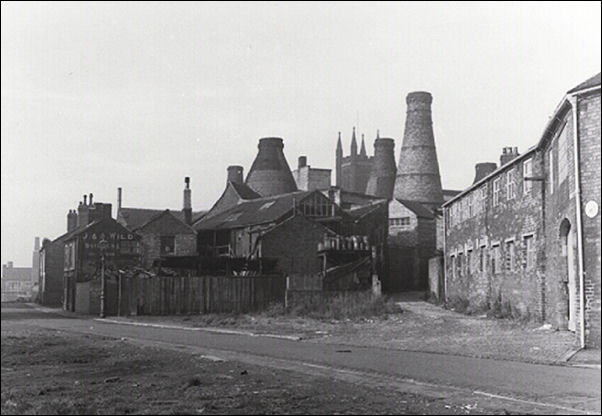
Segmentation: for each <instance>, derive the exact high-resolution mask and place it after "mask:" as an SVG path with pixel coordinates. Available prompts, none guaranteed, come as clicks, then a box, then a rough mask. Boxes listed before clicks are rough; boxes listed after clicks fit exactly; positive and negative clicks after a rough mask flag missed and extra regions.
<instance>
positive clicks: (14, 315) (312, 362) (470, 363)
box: [2, 309, 601, 414]
mask: <svg viewBox="0 0 602 416" xmlns="http://www.w3.org/2000/svg"><path fill="white" fill-rule="evenodd" d="M10 320H19V321H20V323H21V324H23V323H25V324H26V325H34V326H39V327H43V328H49V329H54V330H62V331H71V332H78V333H93V334H98V335H104V336H109V337H116V338H124V337H125V338H127V339H128V340H130V341H131V342H133V343H139V344H146V345H149V344H151V345H159V346H164V347H166V348H178V349H186V348H189V349H194V350H200V351H202V352H204V353H206V354H210V355H213V356H217V357H220V358H224V359H228V360H236V361H243V362H249V363H253V364H260V365H264V366H272V367H277V368H287V369H291V370H294V371H303V372H311V373H313V374H323V375H326V376H329V377H336V378H341V379H345V380H347V381H356V382H358V383H373V384H380V385H385V386H388V387H391V388H402V389H413V390H414V391H419V392H421V393H423V394H430V395H434V396H437V395H440V396H442V397H447V398H450V397H452V398H453V397H454V396H455V397H456V398H457V399H462V400H468V399H471V398H475V397H478V398H480V399H481V400H484V399H486V400H488V403H489V402H494V401H498V402H499V403H500V406H504V408H516V409H517V410H519V411H527V410H531V411H535V412H544V411H545V412H550V413H595V414H599V413H600V409H601V407H600V395H601V394H600V389H601V381H600V370H599V369H590V368H577V367H570V366H550V365H538V364H527V363H521V362H512V361H498V360H491V359H479V358H470V357H461V356H454V355H443V354H432V353H420V352H409V351H398V350H388V349H381V348H365V347H364V348H362V347H349V346H345V345H332V344H320V343H315V342H302V341H292V340H287V339H276V338H270V337H259V336H248V335H239V334H220V333H214V332H207V331H203V330H191V329H184V328H181V329H173V328H159V327H149V326H133V325H128V324H117V323H108V322H103V321H102V320H95V319H93V318H81V317H77V318H73V317H66V316H64V315H62V314H61V315H59V314H55V313H49V312H41V311H38V310H33V309H20V310H17V309H10V310H4V311H3V312H2V321H3V325H5V324H6V323H7V321H10ZM513 406H514V407H513ZM517 406H518V407H517Z"/></svg>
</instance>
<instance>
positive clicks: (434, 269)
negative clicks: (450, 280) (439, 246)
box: [429, 257, 445, 301]
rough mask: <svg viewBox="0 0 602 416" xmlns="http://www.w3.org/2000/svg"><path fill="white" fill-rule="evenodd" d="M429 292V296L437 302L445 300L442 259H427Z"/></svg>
mask: <svg viewBox="0 0 602 416" xmlns="http://www.w3.org/2000/svg"><path fill="white" fill-rule="evenodd" d="M429 291H430V296H431V297H433V298H434V299H436V300H437V301H441V300H444V299H445V284H444V282H443V257H433V258H431V259H429Z"/></svg>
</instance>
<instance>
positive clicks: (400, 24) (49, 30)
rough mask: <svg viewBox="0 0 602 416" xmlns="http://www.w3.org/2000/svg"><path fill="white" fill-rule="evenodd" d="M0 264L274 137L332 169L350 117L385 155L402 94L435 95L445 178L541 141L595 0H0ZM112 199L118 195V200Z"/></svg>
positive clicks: (580, 56) (572, 76)
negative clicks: (97, 207)
mask: <svg viewBox="0 0 602 416" xmlns="http://www.w3.org/2000/svg"><path fill="white" fill-rule="evenodd" d="M1 7H2V26H1V27H2V70H1V78H2V152H1V153H2V165H1V166H2V167H1V169H2V204H1V206H2V232H1V234H2V263H6V262H7V261H9V260H14V262H15V265H19V266H29V265H31V254H32V249H33V240H34V236H36V235H37V236H40V237H49V238H55V237H57V236H59V235H60V234H62V233H63V232H65V231H66V214H67V211H68V210H69V209H72V208H76V207H77V203H78V201H79V200H80V199H81V195H83V194H84V193H86V194H87V193H90V192H92V193H94V196H95V200H96V201H102V202H110V203H113V206H114V207H115V205H116V193H117V192H116V189H117V187H118V186H121V187H123V192H124V194H123V200H124V206H132V207H146V208H171V209H181V207H182V189H183V186H184V176H190V177H191V185H192V199H193V208H194V209H195V210H199V209H204V208H209V207H210V206H211V204H212V203H213V202H214V201H215V200H216V199H217V198H218V197H219V195H220V194H221V192H222V191H223V188H224V184H225V181H226V167H227V165H230V164H240V165H242V166H244V168H245V176H246V173H247V171H248V169H249V168H250V165H251V163H252V161H253V159H254V157H255V155H256V152H257V143H258V140H259V138H261V137H265V136H279V137H282V138H283V139H284V152H285V155H286V157H287V160H288V162H289V165H290V166H291V168H294V167H295V166H296V164H297V157H298V156H299V155H307V156H308V163H309V164H310V165H312V166H315V167H321V168H332V169H333V177H332V180H333V182H334V158H335V153H334V150H335V145H336V138H337V132H338V131H341V132H342V134H343V146H344V149H345V154H347V153H348V152H349V144H350V136H351V129H352V127H353V126H354V125H358V123H359V126H358V127H359V132H360V133H365V134H366V139H367V143H366V145H367V149H368V152H369V153H370V154H372V153H373V140H374V138H375V135H376V129H380V131H381V136H388V137H393V138H394V139H395V154H396V158H397V157H398V156H399V151H400V147H401V140H402V137H403V128H404V122H405V111H406V105H405V96H406V95H407V93H408V92H410V91H415V90H426V91H430V92H431V93H432V95H433V98H434V101H433V122H434V131H435V141H436V144H437V154H438V158H439V165H440V170H441V175H442V182H443V186H444V188H451V189H462V188H464V187H466V186H468V185H469V184H470V183H471V180H472V178H473V176H474V164H475V163H477V162H479V161H498V162H499V154H500V152H501V148H502V147H503V146H506V145H512V146H518V147H519V151H524V150H525V149H526V148H528V147H530V146H532V145H533V144H535V143H536V142H537V140H538V139H539V136H540V134H541V132H542V130H543V128H544V125H545V123H546V122H547V120H548V117H549V116H550V114H551V113H552V112H553V110H554V109H555V107H556V105H557V104H558V102H559V101H560V99H561V98H562V96H563V94H564V92H566V91H567V90H568V89H570V88H572V87H573V86H575V85H576V84H578V83H580V82H581V81H583V80H585V79H586V78H588V77H590V76H592V75H594V74H596V73H598V72H599V71H600V36H601V33H600V32H601V30H600V3H599V2H595V3H589V4H580V3H576V2H571V3H567V4H557V3H554V4H545V3H537V4H490V3H487V4H475V3H470V4H468V3H466V4H463V3H454V4H447V3H445V4H443V3H441V4H439V3H436V4H424V3H420V4H408V3H397V4H379V3H374V2H370V3H365V4H357V3H352V4H341V3H336V4H290V3H286V4H284V3H282V4H281V3H268V4H247V3H245V4H242V3H241V4H222V3H216V4H209V3H202V4H191V3H185V4H184V3H181V4H173V3H148V4H142V3H135V4H134V3H131V4H124V3H110V4H109V3H107V4H98V3H90V4H88V3H75V4H74V3H64V4H63V3H42V4H30V3H5V2H3V3H2V6H1ZM114 212H115V210H114Z"/></svg>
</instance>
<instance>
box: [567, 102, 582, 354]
mask: <svg viewBox="0 0 602 416" xmlns="http://www.w3.org/2000/svg"><path fill="white" fill-rule="evenodd" d="M577 94H578V93H575V94H573V95H571V96H569V97H568V98H569V99H568V101H569V103H570V104H571V108H572V110H573V154H574V156H575V157H574V165H575V208H576V216H577V258H578V259H579V331H580V334H579V335H580V336H579V342H580V345H581V348H585V296H584V290H583V284H584V280H585V279H584V278H583V230H582V227H583V225H582V216H581V177H580V170H581V169H580V166H579V112H578V108H577Z"/></svg>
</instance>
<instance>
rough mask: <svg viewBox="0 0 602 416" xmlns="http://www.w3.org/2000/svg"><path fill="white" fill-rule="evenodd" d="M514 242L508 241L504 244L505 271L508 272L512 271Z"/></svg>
mask: <svg viewBox="0 0 602 416" xmlns="http://www.w3.org/2000/svg"><path fill="white" fill-rule="evenodd" d="M514 256H515V253H514V241H508V242H507V243H506V270H507V271H509V272H513V271H514Z"/></svg>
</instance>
